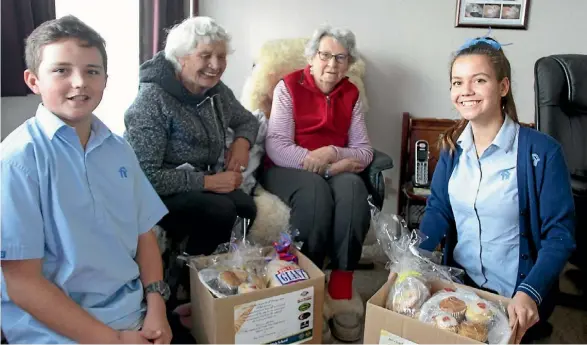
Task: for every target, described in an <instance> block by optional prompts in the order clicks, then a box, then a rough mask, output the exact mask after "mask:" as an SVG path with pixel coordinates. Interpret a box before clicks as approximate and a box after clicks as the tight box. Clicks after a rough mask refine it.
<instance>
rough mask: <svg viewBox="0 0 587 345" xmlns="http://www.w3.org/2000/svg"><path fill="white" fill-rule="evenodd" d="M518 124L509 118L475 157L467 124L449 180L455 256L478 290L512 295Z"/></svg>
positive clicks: (515, 273) (517, 247) (516, 253)
mask: <svg viewBox="0 0 587 345" xmlns="http://www.w3.org/2000/svg"><path fill="white" fill-rule="evenodd" d="M519 130H520V126H519V125H518V124H516V123H515V122H514V121H513V120H512V119H510V118H509V116H506V117H505V121H504V123H503V125H502V126H501V129H500V130H499V132H498V133H497V136H496V137H495V139H494V140H493V142H492V143H491V145H490V146H489V147H488V148H487V149H486V150H485V152H483V154H482V155H481V158H479V159H478V158H477V152H476V150H475V143H474V142H473V132H472V129H471V124H469V125H467V127H466V128H465V130H464V131H463V133H462V134H461V135H460V137H459V138H458V140H457V144H458V145H459V146H460V147H461V148H462V149H463V153H462V154H461V156H460V157H459V160H458V161H457V162H456V164H455V168H454V170H453V172H452V175H451V177H450V180H449V183H448V194H449V198H450V204H451V207H452V211H453V214H454V217H455V222H456V227H457V234H458V242H457V245H456V248H455V250H454V259H455V261H456V262H457V263H459V264H460V265H461V266H462V267H463V268H464V269H465V271H466V272H467V274H468V275H469V277H471V279H472V280H473V281H474V282H475V283H476V284H477V285H478V286H481V287H483V288H487V289H491V290H494V291H496V292H498V293H499V294H500V295H502V296H508V297H510V296H512V295H513V294H514V292H515V288H516V279H517V277H518V264H519V261H518V259H519V252H520V238H519V236H520V235H519V234H520V231H519V227H520V225H519V204H518V180H517V174H516V164H517V157H518V132H519Z"/></svg>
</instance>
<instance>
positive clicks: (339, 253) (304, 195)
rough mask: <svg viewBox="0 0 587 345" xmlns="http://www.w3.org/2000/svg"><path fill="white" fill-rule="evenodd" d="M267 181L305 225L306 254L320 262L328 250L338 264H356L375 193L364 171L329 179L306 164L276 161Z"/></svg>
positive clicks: (297, 224) (293, 219)
mask: <svg viewBox="0 0 587 345" xmlns="http://www.w3.org/2000/svg"><path fill="white" fill-rule="evenodd" d="M262 183H263V185H264V187H265V189H267V191H269V192H270V193H272V194H275V195H276V196H277V197H279V198H280V199H281V200H282V201H283V202H284V203H286V204H287V205H289V207H290V208H291V214H290V225H291V226H292V228H293V229H297V230H298V231H299V237H298V238H297V240H300V241H303V246H302V253H304V255H306V256H308V258H310V259H311V260H312V261H313V262H314V263H315V264H316V265H317V266H318V267H320V268H322V266H323V265H324V259H325V257H326V256H328V257H329V258H330V260H331V261H332V263H333V265H334V266H333V268H334V269H340V270H354V269H355V268H356V265H357V263H358V262H359V259H360V258H361V251H362V247H363V242H364V240H365V236H366V235H367V232H368V231H369V225H370V217H371V215H370V212H369V204H368V203H367V197H368V195H369V194H368V192H367V188H366V186H365V184H364V182H363V180H362V179H361V177H359V175H357V174H352V173H343V174H340V175H337V176H334V177H332V178H330V179H328V180H326V179H324V178H323V177H321V176H319V175H317V174H315V173H311V172H308V171H305V170H299V169H289V168H281V167H275V166H274V167H271V168H269V169H268V170H267V171H266V172H265V175H264V178H263V181H262Z"/></svg>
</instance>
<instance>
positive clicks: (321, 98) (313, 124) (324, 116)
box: [283, 66, 359, 150]
mask: <svg viewBox="0 0 587 345" xmlns="http://www.w3.org/2000/svg"><path fill="white" fill-rule="evenodd" d="M283 80H284V82H285V86H286V87H287V89H288V91H289V94H290V95H291V98H292V103H293V118H294V121H295V137H294V140H295V143H296V144H297V145H299V146H301V147H303V148H306V149H308V150H315V149H318V148H320V147H323V146H328V145H334V146H338V147H346V146H347V144H348V133H349V128H350V125H351V118H352V116H353V108H354V106H355V104H356V103H357V100H358V99H359V90H358V89H357V87H356V86H355V85H354V84H353V83H351V82H350V81H349V80H348V78H347V77H345V78H344V79H342V80H341V81H340V82H339V83H338V84H337V85H336V87H335V88H334V90H332V91H331V92H330V93H329V94H327V95H326V94H324V93H322V91H320V89H319V88H318V87H317V86H316V83H315V82H314V78H313V77H312V75H311V74H310V66H307V67H306V68H304V69H302V70H298V71H296V72H293V73H291V74H288V75H287V76H285V77H284V78H283Z"/></svg>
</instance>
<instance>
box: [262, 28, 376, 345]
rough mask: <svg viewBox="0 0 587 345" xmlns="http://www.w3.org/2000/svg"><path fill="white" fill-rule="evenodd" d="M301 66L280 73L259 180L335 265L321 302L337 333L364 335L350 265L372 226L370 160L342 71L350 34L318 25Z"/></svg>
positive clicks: (306, 239)
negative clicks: (365, 179)
mask: <svg viewBox="0 0 587 345" xmlns="http://www.w3.org/2000/svg"><path fill="white" fill-rule="evenodd" d="M305 54H306V56H307V58H308V65H307V66H306V68H304V69H302V70H299V71H295V72H293V73H291V74H289V75H287V76H285V77H284V78H283V80H281V81H280V82H279V83H278V84H277V86H276V87H275V91H274V94H273V104H272V107H271V116H270V119H269V127H268V133H267V138H266V150H267V155H268V157H269V159H270V161H271V164H269V166H270V167H269V168H268V169H267V171H266V173H265V176H264V181H263V185H264V187H265V188H266V189H267V190H268V191H270V192H271V193H273V194H275V195H277V196H278V197H279V198H280V199H281V200H283V201H284V202H285V203H286V204H288V205H289V206H290V207H291V215H290V217H291V218H290V223H291V225H292V227H293V228H294V229H298V230H299V232H300V236H299V237H298V239H299V240H301V241H303V243H304V245H303V247H302V252H303V253H304V254H305V255H307V256H308V257H309V258H310V259H312V261H313V262H314V263H315V264H316V265H317V266H318V267H322V266H323V264H324V259H325V257H328V258H329V259H330V261H331V263H332V267H333V270H332V274H331V275H330V279H329V281H328V289H327V290H328V294H327V296H326V307H327V309H328V310H330V311H331V313H329V314H330V315H328V316H330V317H331V318H332V320H331V322H330V325H331V330H332V333H333V335H334V336H336V337H337V338H339V339H340V340H343V341H355V340H358V339H359V338H360V336H361V323H362V317H363V302H362V300H361V298H360V296H358V294H357V293H356V292H354V290H353V287H352V281H353V270H354V269H355V266H356V265H357V263H358V261H359V259H360V257H361V248H362V245H363V241H364V239H365V236H366V234H367V231H368V230H369V225H370V213H369V206H368V203H367V196H368V192H367V188H366V186H365V184H364V182H363V180H362V179H361V178H360V177H359V175H357V173H359V172H361V171H362V170H363V169H365V168H366V167H367V166H368V165H369V164H370V163H371V160H372V159H373V150H372V148H371V145H370V142H369V137H368V136H367V129H366V126H365V119H364V113H363V112H362V110H361V100H360V98H359V90H358V89H357V87H356V86H355V85H353V84H352V83H351V82H350V81H349V80H348V78H347V77H346V76H345V75H346V72H347V71H348V69H349V67H350V66H351V65H352V64H353V63H354V62H355V61H356V60H357V58H358V52H357V49H356V46H355V35H354V34H353V33H352V32H351V31H348V30H344V29H335V28H331V27H322V28H320V29H318V30H317V31H316V32H315V33H314V35H313V37H312V38H311V39H310V41H309V42H308V44H307V46H306V51H305Z"/></svg>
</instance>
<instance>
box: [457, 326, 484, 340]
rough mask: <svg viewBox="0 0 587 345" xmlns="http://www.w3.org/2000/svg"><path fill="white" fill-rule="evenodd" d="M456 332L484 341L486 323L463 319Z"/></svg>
mask: <svg viewBox="0 0 587 345" xmlns="http://www.w3.org/2000/svg"><path fill="white" fill-rule="evenodd" d="M458 333H459V334H460V335H463V336H465V337H467V338H470V339H473V340H477V341H479V342H482V343H484V342H486V341H487V333H488V329H487V326H486V325H483V324H480V323H474V322H470V321H463V322H462V323H461V325H460V326H459V331H458Z"/></svg>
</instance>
